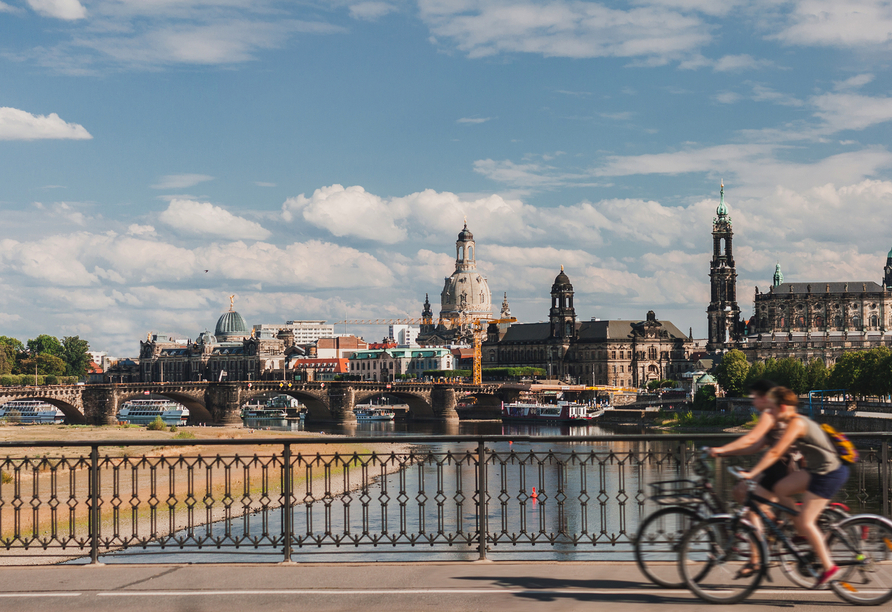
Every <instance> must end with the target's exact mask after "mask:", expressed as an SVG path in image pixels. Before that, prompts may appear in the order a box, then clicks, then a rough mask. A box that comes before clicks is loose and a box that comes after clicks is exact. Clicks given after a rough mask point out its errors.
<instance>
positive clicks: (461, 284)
mask: <svg viewBox="0 0 892 612" xmlns="http://www.w3.org/2000/svg"><path fill="white" fill-rule="evenodd" d="M440 306H441V310H440V316H448V315H454V314H458V313H460V312H461V313H464V314H465V315H467V316H475V315H477V316H482V315H485V316H487V317H489V316H492V292H491V291H490V290H489V284H488V283H487V282H486V279H485V278H484V277H483V276H481V275H480V273H479V272H477V270H468V271H456V272H454V273H453V274H452V276H450V277H449V278H447V279H446V283H445V286H444V287H443V293H442V295H441V296H440Z"/></svg>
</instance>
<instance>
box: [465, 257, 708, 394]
mask: <svg viewBox="0 0 892 612" xmlns="http://www.w3.org/2000/svg"><path fill="white" fill-rule="evenodd" d="M573 294H574V292H573V285H572V284H571V283H570V279H569V278H568V276H567V274H566V273H565V272H564V270H563V268H561V272H560V274H558V275H557V277H556V278H555V280H554V284H553V285H552V288H551V308H550V309H549V320H548V322H547V323H514V324H511V325H509V326H508V327H507V329H504V330H503V329H500V326H498V325H496V324H491V325H490V326H489V328H488V330H487V340H486V342H484V343H483V347H482V358H483V367H484V368H495V367H536V368H542V369H544V370H545V371H546V372H547V374H548V376H549V378H557V379H561V380H566V381H569V382H575V383H578V384H589V385H599V386H600V385H606V386H615V387H632V388H638V387H643V386H645V385H646V384H647V382H648V381H651V380H668V379H678V378H680V376H681V374H682V373H683V372H687V371H689V370H690V369H691V368H692V364H691V362H690V357H691V355H692V353H693V351H694V348H695V345H694V341H693V340H692V339H691V337H690V334H688V335H687V336H686V335H685V334H684V333H682V332H681V331H680V330H679V329H678V328H677V327H675V325H673V324H672V323H670V322H669V321H659V320H657V318H656V315H655V314H654V312H653V311H649V312H648V313H647V316H646V317H645V319H644V320H637V321H635V320H622V321H616V320H613V321H606V320H605V321H601V320H599V319H592V320H590V321H578V320H577V316H576V309H575V305H574V300H573ZM506 308H507V306H506Z"/></svg>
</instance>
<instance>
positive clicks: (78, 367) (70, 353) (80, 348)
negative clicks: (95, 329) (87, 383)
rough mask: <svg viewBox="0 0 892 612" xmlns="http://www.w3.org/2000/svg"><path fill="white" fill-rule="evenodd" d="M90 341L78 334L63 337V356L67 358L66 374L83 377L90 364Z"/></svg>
mask: <svg viewBox="0 0 892 612" xmlns="http://www.w3.org/2000/svg"><path fill="white" fill-rule="evenodd" d="M89 350H90V343H89V342H87V341H86V340H81V339H80V337H78V336H65V337H64V338H62V358H63V359H64V360H65V364H66V366H67V367H66V369H65V375H66V376H77V377H81V376H83V375H84V374H86V373H87V367H88V366H89V365H90V353H89Z"/></svg>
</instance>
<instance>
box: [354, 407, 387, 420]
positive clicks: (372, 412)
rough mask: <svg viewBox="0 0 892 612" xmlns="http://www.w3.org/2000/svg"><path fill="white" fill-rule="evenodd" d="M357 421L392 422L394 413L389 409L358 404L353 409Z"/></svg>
mask: <svg viewBox="0 0 892 612" xmlns="http://www.w3.org/2000/svg"><path fill="white" fill-rule="evenodd" d="M353 412H355V413H356V420H357V421H392V420H393V419H394V418H395V417H396V413H395V412H394V411H393V410H391V409H390V408H385V407H382V406H375V405H373V404H360V405H358V406H356V407H355V408H354V409H353Z"/></svg>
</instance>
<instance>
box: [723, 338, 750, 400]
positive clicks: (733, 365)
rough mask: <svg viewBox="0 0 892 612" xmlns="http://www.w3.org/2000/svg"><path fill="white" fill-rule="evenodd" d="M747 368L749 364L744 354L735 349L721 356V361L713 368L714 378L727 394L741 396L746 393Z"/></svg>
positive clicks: (748, 368)
mask: <svg viewBox="0 0 892 612" xmlns="http://www.w3.org/2000/svg"><path fill="white" fill-rule="evenodd" d="M749 370H750V364H749V362H748V361H747V360H746V356H745V355H744V354H743V353H742V352H740V351H738V350H736V349H735V350H732V351H728V352H727V353H725V354H724V355H723V356H722V360H721V362H719V364H718V365H717V366H716V368H715V378H716V380H717V381H718V383H719V385H720V386H721V387H722V389H724V390H725V393H727V394H728V395H729V396H731V397H742V396H743V395H746V391H747V385H746V378H747V374H748V373H749Z"/></svg>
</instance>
